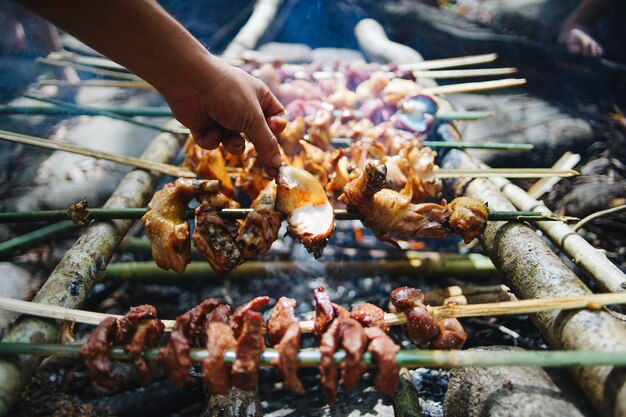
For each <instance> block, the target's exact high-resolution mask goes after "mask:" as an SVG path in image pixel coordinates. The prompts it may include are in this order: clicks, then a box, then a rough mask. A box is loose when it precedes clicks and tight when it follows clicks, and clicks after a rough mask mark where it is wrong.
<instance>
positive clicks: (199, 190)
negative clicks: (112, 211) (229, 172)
mask: <svg viewBox="0 0 626 417" xmlns="http://www.w3.org/2000/svg"><path fill="white" fill-rule="evenodd" d="M212 187H213V185H212V182H210V181H208V180H197V179H190V178H179V179H177V180H176V181H175V182H173V183H169V184H166V185H165V187H163V189H161V190H159V191H157V192H156V193H155V194H154V196H153V197H152V200H151V201H150V203H149V204H148V211H147V212H146V214H145V215H144V216H143V217H142V218H141V221H142V222H143V225H144V228H145V230H146V235H148V237H149V238H150V242H151V244H152V257H153V258H154V261H155V262H156V264H157V265H158V266H159V267H160V268H163V269H165V270H168V269H173V270H174V271H176V272H179V273H182V272H184V271H185V268H186V267H187V264H188V263H189V262H190V261H191V244H190V241H189V224H188V223H187V205H188V204H189V202H190V201H191V200H192V199H193V198H195V197H198V196H200V195H203V194H207V193H210V192H214V191H215V190H214V189H213V188H212Z"/></svg>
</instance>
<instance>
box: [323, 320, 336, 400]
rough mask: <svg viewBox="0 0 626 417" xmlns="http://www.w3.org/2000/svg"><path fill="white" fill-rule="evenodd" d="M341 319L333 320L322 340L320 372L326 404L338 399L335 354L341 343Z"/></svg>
mask: <svg viewBox="0 0 626 417" xmlns="http://www.w3.org/2000/svg"><path fill="white" fill-rule="evenodd" d="M339 336H340V327H339V320H335V321H333V323H332V324H331V325H330V327H329V328H328V330H326V332H325V333H324V334H323V335H322V341H321V342H320V354H321V357H320V366H319V369H320V373H321V374H322V380H321V384H322V389H323V390H324V396H325V397H326V404H330V405H333V404H334V403H335V402H336V401H337V363H336V362H335V357H334V354H335V352H336V351H337V346H338V345H339Z"/></svg>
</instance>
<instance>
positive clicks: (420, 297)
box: [389, 287, 424, 311]
mask: <svg viewBox="0 0 626 417" xmlns="http://www.w3.org/2000/svg"><path fill="white" fill-rule="evenodd" d="M389 298H390V299H391V304H393V305H394V306H395V307H396V308H397V309H398V310H399V311H404V310H408V309H410V308H411V307H415V306H418V305H419V306H421V305H423V304H424V293H423V292H421V291H420V290H418V289H415V288H411V287H399V288H396V289H395V290H393V291H391V293H390V294H389Z"/></svg>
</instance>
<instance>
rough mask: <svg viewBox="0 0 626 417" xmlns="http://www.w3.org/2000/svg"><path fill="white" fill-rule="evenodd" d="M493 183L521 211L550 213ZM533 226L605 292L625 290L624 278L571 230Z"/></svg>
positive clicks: (508, 186) (516, 189)
mask: <svg viewBox="0 0 626 417" xmlns="http://www.w3.org/2000/svg"><path fill="white" fill-rule="evenodd" d="M492 181H493V183H494V184H495V185H496V186H498V187H499V188H500V190H501V191H502V192H503V193H504V195H505V196H506V197H507V198H508V199H509V200H511V202H512V203H513V204H514V205H515V206H516V207H517V208H519V209H520V210H534V211H539V212H541V213H544V214H551V213H552V212H551V211H550V210H549V209H548V208H547V207H546V206H545V205H544V204H543V203H542V202H540V201H537V200H535V199H534V198H532V197H531V196H530V195H528V194H527V193H526V192H525V191H524V190H522V189H521V188H519V187H518V186H516V185H515V184H513V183H511V182H509V181H507V180H506V179H504V178H494V179H493V180H492ZM535 225H536V226H537V227H538V228H539V229H541V230H542V231H543V232H544V233H545V234H546V236H548V237H549V238H550V240H552V242H554V244H556V245H557V246H558V247H559V248H560V249H561V250H562V251H563V252H564V253H565V254H566V255H567V256H568V257H569V258H570V259H571V260H572V261H573V262H574V263H575V264H576V265H577V266H578V267H579V268H580V269H582V270H583V272H584V273H585V274H586V275H587V276H588V277H589V278H591V279H592V280H593V281H595V282H596V283H597V284H598V285H599V286H600V288H602V289H603V290H604V291H610V292H623V291H624V290H626V275H624V273H623V272H622V271H621V270H620V269H619V268H618V267H617V266H615V265H614V264H613V263H612V262H611V261H610V260H609V259H608V258H607V257H606V255H605V254H604V253H602V251H599V250H598V249H596V248H594V247H593V246H592V245H590V244H589V242H587V241H586V240H585V239H584V238H583V237H582V236H581V235H579V234H578V233H576V231H575V230H574V229H572V228H571V227H570V226H568V225H566V224H563V223H558V224H557V223H552V222H551V223H544V222H537V223H535Z"/></svg>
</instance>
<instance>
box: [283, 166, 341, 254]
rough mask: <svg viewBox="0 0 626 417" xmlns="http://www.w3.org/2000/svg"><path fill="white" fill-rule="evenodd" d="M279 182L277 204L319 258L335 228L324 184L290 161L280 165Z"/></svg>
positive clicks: (296, 234) (291, 227) (291, 229)
mask: <svg viewBox="0 0 626 417" xmlns="http://www.w3.org/2000/svg"><path fill="white" fill-rule="evenodd" d="M277 183H278V191H277V198H276V208H277V209H278V210H279V211H281V212H282V213H283V214H285V215H286V216H287V221H288V222H289V228H288V230H289V233H290V234H291V235H292V236H294V237H295V238H296V239H298V240H300V242H302V244H303V245H304V246H305V247H306V248H307V250H308V251H309V252H312V253H313V255H315V257H316V258H319V257H320V256H322V251H323V250H324V248H325V247H326V243H327V242H328V238H329V237H330V235H331V233H332V231H333V229H334V228H335V215H334V213H333V207H332V206H331V204H330V202H329V201H328V197H327V196H326V193H325V192H324V188H323V187H322V185H321V184H320V183H319V181H318V180H317V179H316V178H315V177H314V176H313V175H311V174H310V173H308V172H307V171H305V170H302V169H298V168H294V167H291V166H286V165H283V166H281V167H280V168H279V171H278V179H277Z"/></svg>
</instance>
